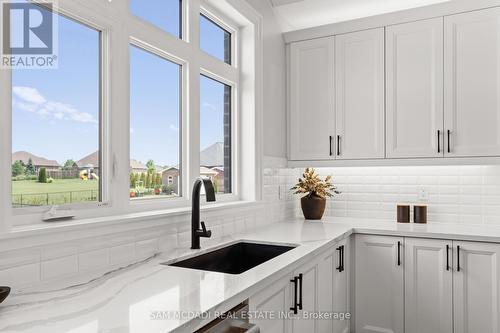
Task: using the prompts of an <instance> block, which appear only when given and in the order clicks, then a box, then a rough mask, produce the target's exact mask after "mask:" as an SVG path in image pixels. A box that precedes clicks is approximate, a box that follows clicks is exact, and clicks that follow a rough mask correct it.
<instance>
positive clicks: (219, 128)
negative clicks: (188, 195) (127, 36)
mask: <svg viewBox="0 0 500 333" xmlns="http://www.w3.org/2000/svg"><path fill="white" fill-rule="evenodd" d="M130 10H131V11H132V13H134V14H135V15H137V16H138V17H140V18H142V19H144V20H146V21H149V22H150V23H152V24H154V25H156V26H158V27H159V28H161V29H163V30H165V31H167V32H168V33H170V34H173V35H174V36H179V15H178V13H179V1H178V0H168V1H166V0H149V1H147V2H146V1H144V0H131V1H130ZM58 20H59V22H58V29H59V36H58V38H59V54H58V61H59V66H58V69H50V70H44V69H37V70H24V69H15V70H13V73H12V86H13V93H12V106H13V142H12V150H13V151H20V150H24V151H28V152H31V153H33V154H35V155H38V156H41V157H45V158H47V159H55V160H57V161H58V162H59V163H60V164H63V163H64V162H65V161H66V160H67V159H73V160H75V161H76V160H79V159H80V158H82V157H84V156H86V155H88V154H90V153H93V152H94V151H96V150H98V147H99V143H98V141H99V121H98V120H99V51H100V50H99V38H100V37H99V32H98V31H96V30H94V29H91V28H89V27H87V26H84V25H81V24H79V23H76V22H75V21H72V20H70V19H67V18H65V17H62V16H59V19H58ZM200 33H201V36H200V40H201V43H200V44H201V45H200V47H201V48H202V50H204V51H205V52H207V53H209V54H211V55H213V56H215V57H217V58H219V59H222V60H223V55H224V31H223V30H222V29H220V28H219V27H217V26H214V25H213V23H211V22H210V21H208V20H206V19H203V18H201V19H200ZM130 60H131V63H130V75H131V84H130V88H131V96H130V102H131V109H130V112H131V115H130V117H131V124H130V138H131V155H130V157H131V158H132V159H136V160H139V161H142V162H146V161H148V160H149V159H153V160H154V161H155V163H156V164H157V165H164V166H167V165H168V166H171V165H177V164H178V163H179V142H180V140H179V134H180V132H179V128H181V124H180V114H179V112H180V98H179V96H180V87H179V80H180V67H179V66H178V65H177V64H174V63H172V62H169V61H168V60H165V59H162V58H160V57H158V56H156V55H153V54H151V53H148V52H146V51H143V50H140V49H138V48H136V47H132V46H131V47H130ZM200 89H201V96H200V105H201V109H200V113H201V119H200V121H201V133H200V136H201V139H200V140H201V142H200V146H201V149H203V148H206V147H208V146H210V145H211V144H213V143H215V142H222V141H223V139H224V131H223V106H224V98H223V97H224V85H223V84H221V83H219V82H216V81H213V80H211V79H208V78H206V77H201V78H200Z"/></svg>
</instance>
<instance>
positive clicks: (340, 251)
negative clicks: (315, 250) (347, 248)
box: [335, 246, 342, 272]
mask: <svg viewBox="0 0 500 333" xmlns="http://www.w3.org/2000/svg"><path fill="white" fill-rule="evenodd" d="M336 250H337V251H339V266H338V267H336V268H335V269H336V270H338V271H339V272H342V246H339V247H338V248H336Z"/></svg>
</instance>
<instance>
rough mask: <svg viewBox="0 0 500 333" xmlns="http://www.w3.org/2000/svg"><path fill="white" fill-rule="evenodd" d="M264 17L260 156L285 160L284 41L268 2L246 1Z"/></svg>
mask: <svg viewBox="0 0 500 333" xmlns="http://www.w3.org/2000/svg"><path fill="white" fill-rule="evenodd" d="M247 1H248V2H249V3H250V4H251V5H252V6H253V7H254V8H255V9H256V10H257V11H258V12H259V13H261V14H262V15H263V18H264V23H263V26H264V31H263V35H264V120H263V121H264V155H266V156H273V157H283V158H284V157H286V87H285V85H286V61H285V42H284V40H283V36H282V34H281V30H280V27H279V26H278V22H277V20H276V17H275V15H274V12H273V10H272V8H271V5H270V4H269V1H268V0H247Z"/></svg>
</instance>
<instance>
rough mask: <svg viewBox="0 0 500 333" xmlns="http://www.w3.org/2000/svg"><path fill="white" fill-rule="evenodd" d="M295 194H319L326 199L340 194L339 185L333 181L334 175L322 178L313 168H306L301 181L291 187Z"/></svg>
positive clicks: (311, 195)
mask: <svg viewBox="0 0 500 333" xmlns="http://www.w3.org/2000/svg"><path fill="white" fill-rule="evenodd" d="M291 190H293V191H294V194H306V195H307V196H308V197H313V196H318V197H320V198H323V199H326V197H333V196H334V195H335V194H340V191H338V190H337V187H336V186H335V185H333V183H332V176H327V177H326V178H325V180H322V179H321V178H320V177H319V176H318V174H317V173H316V171H315V170H314V169H313V168H306V170H305V171H304V173H303V175H302V178H299V182H298V183H297V184H295V186H294V187H292V188H291Z"/></svg>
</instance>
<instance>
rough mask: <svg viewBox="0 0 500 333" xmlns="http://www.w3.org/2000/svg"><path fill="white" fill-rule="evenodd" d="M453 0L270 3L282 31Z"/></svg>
mask: <svg viewBox="0 0 500 333" xmlns="http://www.w3.org/2000/svg"><path fill="white" fill-rule="evenodd" d="M447 1H451V0H270V2H271V5H272V6H273V9H274V11H275V13H276V16H277V19H278V21H279V24H280V26H281V28H282V30H283V32H287V31H293V30H300V29H305V28H310V27H315V26H320V25H324V24H329V23H336V22H342V21H348V20H352V19H356V18H362V17H368V16H373V15H378V14H384V13H390V12H395V11H399V10H404V9H409V8H416V7H421V6H426V5H432V4H435V3H440V2H447Z"/></svg>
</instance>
